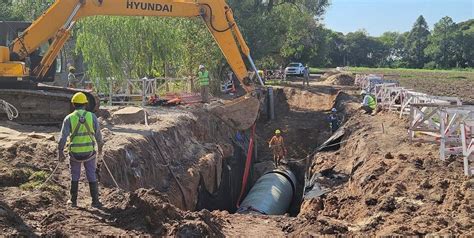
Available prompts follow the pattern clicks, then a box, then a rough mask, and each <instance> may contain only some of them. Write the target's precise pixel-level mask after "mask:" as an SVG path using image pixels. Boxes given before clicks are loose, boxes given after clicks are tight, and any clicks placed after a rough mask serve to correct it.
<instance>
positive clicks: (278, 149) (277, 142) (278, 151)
mask: <svg viewBox="0 0 474 238" xmlns="http://www.w3.org/2000/svg"><path fill="white" fill-rule="evenodd" d="M268 148H270V149H272V150H273V163H274V164H275V168H277V167H278V166H279V165H280V161H281V160H282V159H283V157H284V156H285V154H286V152H287V150H286V148H285V143H284V141H283V137H282V136H281V131H280V130H276V131H275V135H274V136H273V137H272V139H271V140H270V142H268Z"/></svg>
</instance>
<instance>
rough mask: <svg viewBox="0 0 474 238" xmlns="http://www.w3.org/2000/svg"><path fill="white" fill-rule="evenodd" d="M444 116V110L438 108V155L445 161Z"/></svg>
mask: <svg viewBox="0 0 474 238" xmlns="http://www.w3.org/2000/svg"><path fill="white" fill-rule="evenodd" d="M445 117H446V112H444V110H440V120H439V130H440V138H439V156H440V158H441V160H442V161H445V160H446V158H445V150H446V144H445V143H446V134H445V131H444V129H445V123H444V118H445Z"/></svg>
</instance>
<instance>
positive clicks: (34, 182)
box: [20, 171, 60, 192]
mask: <svg viewBox="0 0 474 238" xmlns="http://www.w3.org/2000/svg"><path fill="white" fill-rule="evenodd" d="M48 176H49V174H48V172H46V171H36V172H34V173H32V174H31V175H30V177H29V178H28V180H29V181H28V182H26V183H24V184H22V185H20V188H21V189H23V190H34V189H38V188H40V186H41V190H44V191H51V192H58V191H59V190H60V189H59V187H58V186H56V185H48V184H44V182H45V181H46V179H47V178H48Z"/></svg>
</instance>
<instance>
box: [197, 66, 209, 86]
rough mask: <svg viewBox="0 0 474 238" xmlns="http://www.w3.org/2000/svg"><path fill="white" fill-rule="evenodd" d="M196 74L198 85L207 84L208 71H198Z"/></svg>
mask: <svg viewBox="0 0 474 238" xmlns="http://www.w3.org/2000/svg"><path fill="white" fill-rule="evenodd" d="M198 76H199V85H201V86H207V85H209V71H207V70H206V71H204V72H201V71H199V72H198Z"/></svg>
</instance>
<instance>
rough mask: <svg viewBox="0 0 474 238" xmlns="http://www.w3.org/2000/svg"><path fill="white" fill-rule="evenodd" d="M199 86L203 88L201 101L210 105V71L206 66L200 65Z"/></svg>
mask: <svg viewBox="0 0 474 238" xmlns="http://www.w3.org/2000/svg"><path fill="white" fill-rule="evenodd" d="M198 78H199V86H201V100H202V102H203V103H209V71H207V70H206V67H204V65H199V72H198Z"/></svg>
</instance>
